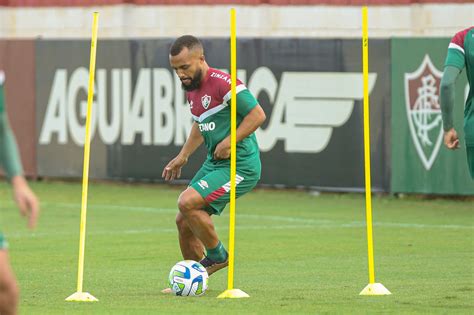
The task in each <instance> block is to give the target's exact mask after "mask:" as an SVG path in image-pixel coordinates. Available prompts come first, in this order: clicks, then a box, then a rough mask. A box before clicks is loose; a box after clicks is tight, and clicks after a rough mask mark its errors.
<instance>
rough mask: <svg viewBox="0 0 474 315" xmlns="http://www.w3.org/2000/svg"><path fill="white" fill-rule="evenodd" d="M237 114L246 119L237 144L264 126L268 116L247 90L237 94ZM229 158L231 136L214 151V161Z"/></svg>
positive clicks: (237, 135)
mask: <svg viewBox="0 0 474 315" xmlns="http://www.w3.org/2000/svg"><path fill="white" fill-rule="evenodd" d="M229 102H230V101H229ZM237 112H238V114H239V115H241V116H243V117H244V118H243V119H242V121H241V122H240V124H239V126H238V127H237V130H236V139H237V142H240V141H242V140H243V139H245V138H246V137H248V136H249V135H251V134H252V133H253V132H255V130H257V128H258V127H260V126H261V125H262V124H263V122H264V121H265V119H266V115H265V112H264V111H263V109H262V107H261V106H260V105H259V104H258V101H257V100H256V99H255V97H254V96H253V95H252V94H251V93H250V91H248V90H247V89H245V90H243V91H241V92H240V93H239V94H237ZM229 157H230V135H229V136H228V137H226V138H225V139H224V140H222V141H221V142H220V143H219V144H218V145H217V146H216V149H215V150H214V159H220V160H223V159H228V158H229Z"/></svg>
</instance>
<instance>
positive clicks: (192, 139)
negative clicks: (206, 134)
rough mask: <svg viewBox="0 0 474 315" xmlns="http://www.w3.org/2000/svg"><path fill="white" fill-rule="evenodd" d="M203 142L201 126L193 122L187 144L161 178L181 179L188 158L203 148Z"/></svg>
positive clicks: (168, 165)
mask: <svg viewBox="0 0 474 315" xmlns="http://www.w3.org/2000/svg"><path fill="white" fill-rule="evenodd" d="M203 142H204V138H203V137H202V135H201V132H200V131H199V125H198V123H197V122H193V126H192V127H191V132H190V133H189V136H188V139H187V140H186V143H185V144H184V145H183V147H182V148H181V151H180V152H179V154H178V155H177V156H176V157H175V158H174V159H172V160H171V161H170V162H169V163H168V164H167V165H166V166H165V168H164V169H163V173H162V174H161V177H162V178H164V179H165V180H173V179H175V178H180V177H181V168H182V167H183V166H184V165H185V164H186V163H187V162H188V158H189V157H190V156H191V154H193V153H194V151H196V150H197V148H199V147H200V146H201V144H202V143H203Z"/></svg>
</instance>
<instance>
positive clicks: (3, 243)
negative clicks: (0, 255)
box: [0, 232, 8, 250]
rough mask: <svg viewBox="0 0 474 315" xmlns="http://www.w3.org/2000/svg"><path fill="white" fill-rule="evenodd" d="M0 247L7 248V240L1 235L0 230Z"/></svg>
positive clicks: (0, 248)
mask: <svg viewBox="0 0 474 315" xmlns="http://www.w3.org/2000/svg"><path fill="white" fill-rule="evenodd" d="M2 249H8V242H7V240H6V239H5V236H3V233H2V232H0V250H2Z"/></svg>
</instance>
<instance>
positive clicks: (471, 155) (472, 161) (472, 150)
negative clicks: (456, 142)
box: [466, 147, 474, 179]
mask: <svg viewBox="0 0 474 315" xmlns="http://www.w3.org/2000/svg"><path fill="white" fill-rule="evenodd" d="M466 152H467V165H468V167H469V172H470V173H471V178H472V179H474V147H466Z"/></svg>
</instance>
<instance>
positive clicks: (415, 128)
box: [391, 38, 474, 195]
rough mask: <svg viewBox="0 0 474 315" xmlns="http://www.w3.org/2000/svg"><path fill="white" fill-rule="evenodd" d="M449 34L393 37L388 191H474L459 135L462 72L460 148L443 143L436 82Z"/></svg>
mask: <svg viewBox="0 0 474 315" xmlns="http://www.w3.org/2000/svg"><path fill="white" fill-rule="evenodd" d="M449 40H450V39H449V38H445V39H433V38H429V39H402V38H397V39H393V40H392V54H391V55H392V176H391V190H392V192H408V193H430V194H431V193H432V194H463V195H466V194H467V195H471V194H474V181H473V180H471V178H470V176H469V170H468V167H467V159H466V148H465V142H464V135H463V111H464V102H465V100H466V97H467V91H468V85H467V84H468V83H467V79H466V75H465V73H464V72H463V73H462V74H461V75H460V77H459V79H458V80H457V82H456V104H455V108H454V110H455V114H454V124H455V128H456V130H457V132H458V135H459V137H460V142H461V145H460V149H458V150H456V151H452V150H448V149H447V148H446V147H445V146H444V143H443V127H442V118H441V107H440V99H439V91H440V89H439V86H440V82H441V78H442V75H443V67H444V61H445V58H446V53H447V49H448V44H449Z"/></svg>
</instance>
